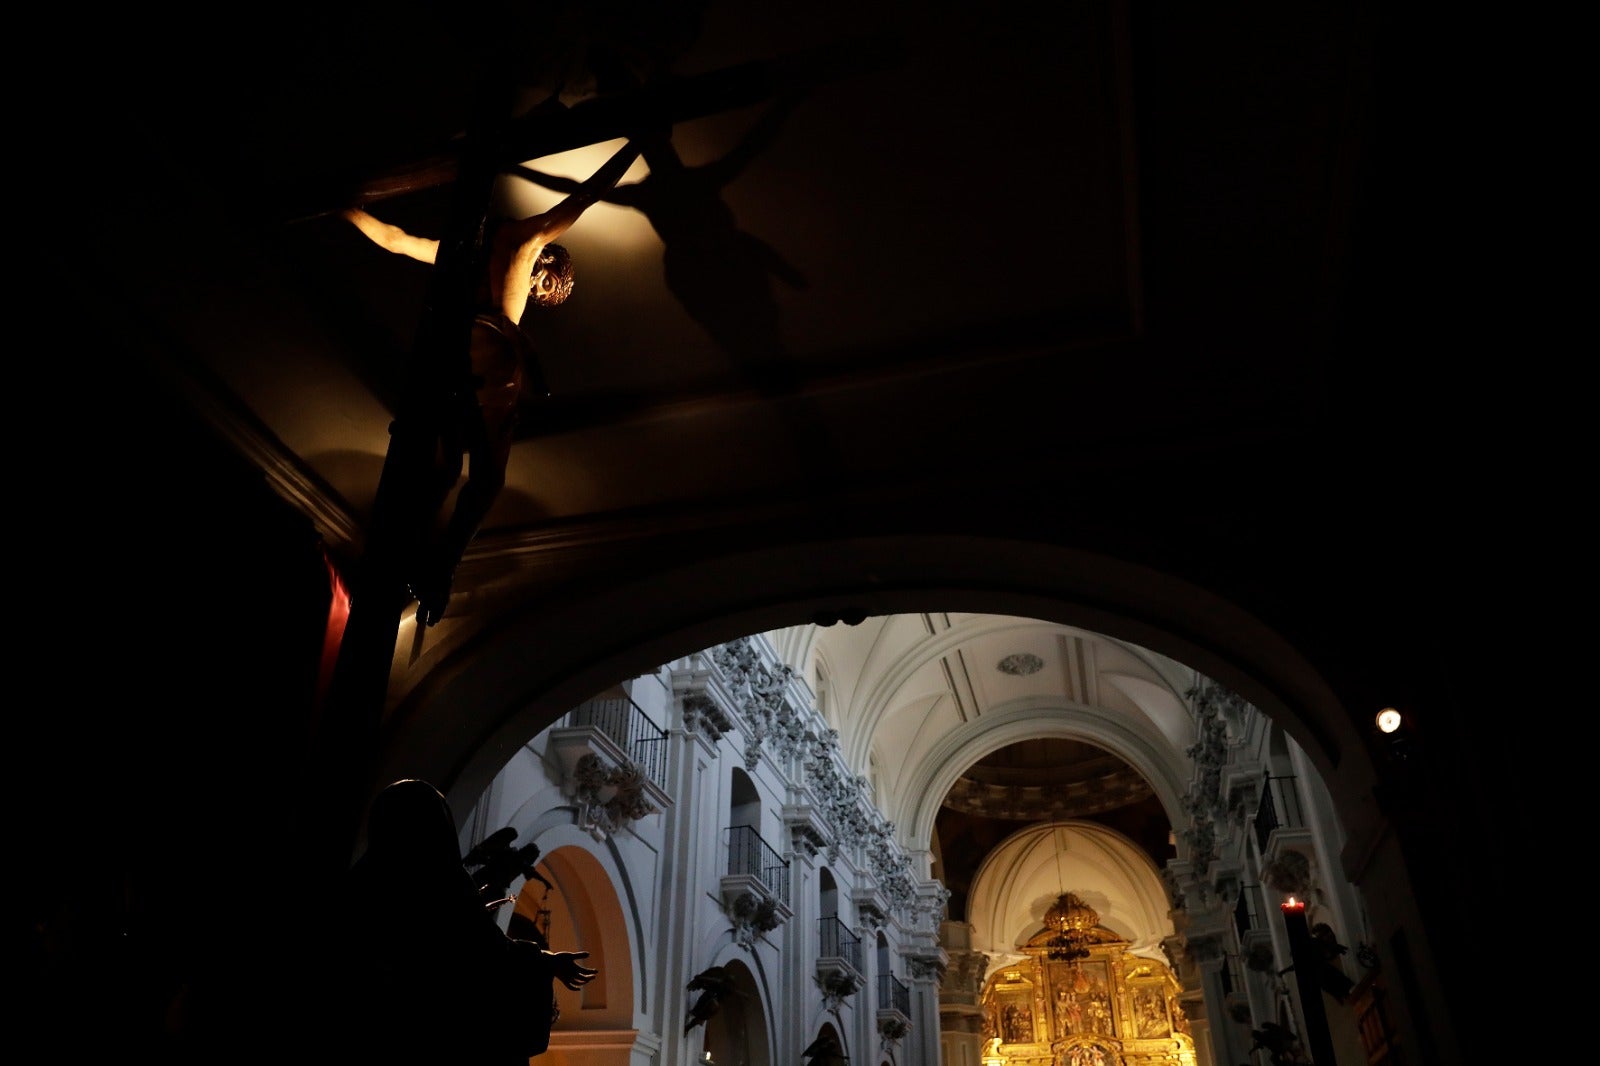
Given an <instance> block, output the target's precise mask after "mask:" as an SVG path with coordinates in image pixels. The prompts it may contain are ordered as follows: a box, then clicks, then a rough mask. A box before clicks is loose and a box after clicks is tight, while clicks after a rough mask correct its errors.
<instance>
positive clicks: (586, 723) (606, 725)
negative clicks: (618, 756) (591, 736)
mask: <svg viewBox="0 0 1600 1066" xmlns="http://www.w3.org/2000/svg"><path fill="white" fill-rule="evenodd" d="M571 723H572V725H574V726H579V727H587V728H590V729H594V730H597V731H598V732H600V733H602V734H604V735H605V736H606V737H607V738H608V739H609V740H610V741H611V742H612V743H613V744H615V745H616V746H617V747H618V748H620V749H622V751H623V752H625V753H626V754H627V756H628V758H629V759H631V760H632V761H633V762H634V763H635V764H636V765H637V766H638V767H639V769H640V770H642V771H644V775H645V776H646V777H647V778H649V779H650V780H651V781H652V782H654V783H655V784H657V785H660V786H661V787H663V788H665V787H666V783H667V732H666V730H664V729H662V728H661V727H660V726H658V725H656V724H655V723H654V722H652V721H651V720H650V716H649V715H647V714H645V713H644V711H643V710H642V709H641V708H640V707H639V705H638V704H636V703H634V702H633V701H632V700H630V699H594V700H586V701H585V702H583V703H580V704H579V705H578V706H577V707H576V708H574V710H573V712H572V717H571Z"/></svg>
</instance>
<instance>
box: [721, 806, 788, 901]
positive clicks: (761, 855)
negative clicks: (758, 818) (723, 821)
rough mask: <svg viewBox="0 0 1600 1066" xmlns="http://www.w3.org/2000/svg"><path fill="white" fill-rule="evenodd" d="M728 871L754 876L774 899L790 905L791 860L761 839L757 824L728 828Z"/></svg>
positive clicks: (736, 875)
mask: <svg viewBox="0 0 1600 1066" xmlns="http://www.w3.org/2000/svg"><path fill="white" fill-rule="evenodd" d="M728 873H729V875H731V876H735V877H740V876H742V877H754V878H756V879H757V880H759V881H760V882H761V884H762V887H764V888H765V889H766V890H767V893H768V894H769V895H770V896H772V898H773V899H775V900H777V901H778V902H779V903H781V904H783V906H784V908H785V910H787V909H788V907H789V864H788V863H787V862H785V861H783V859H782V858H780V857H779V855H778V853H777V852H776V851H774V850H773V849H772V846H771V845H770V844H768V843H767V842H766V841H765V840H762V839H761V834H760V833H757V832H756V828H755V826H753V825H735V826H730V827H729V828H728Z"/></svg>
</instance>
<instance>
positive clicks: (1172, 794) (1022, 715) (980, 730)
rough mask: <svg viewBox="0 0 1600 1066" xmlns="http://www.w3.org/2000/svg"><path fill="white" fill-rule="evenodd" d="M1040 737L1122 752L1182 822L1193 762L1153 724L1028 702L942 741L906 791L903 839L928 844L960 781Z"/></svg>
mask: <svg viewBox="0 0 1600 1066" xmlns="http://www.w3.org/2000/svg"><path fill="white" fill-rule="evenodd" d="M1040 737H1059V738H1064V739H1069V740H1083V741H1087V742H1089V743H1092V744H1095V745H1098V746H1099V747H1102V748H1105V749H1106V750H1107V751H1110V752H1112V753H1113V754H1115V755H1117V756H1119V757H1120V758H1122V759H1123V760H1124V761H1126V762H1127V763H1128V764H1129V765H1130V766H1132V767H1133V768H1134V769H1135V770H1137V771H1139V773H1140V775H1141V776H1143V777H1144V779H1145V780H1146V781H1147V782H1149V784H1150V787H1151V788H1152V789H1153V790H1154V791H1155V794H1156V798H1157V799H1158V800H1159V801H1160V803H1161V807H1162V809H1163V810H1164V811H1165V812H1166V814H1167V817H1168V818H1169V819H1170V820H1171V821H1172V824H1174V825H1181V824H1183V820H1184V818H1185V815H1184V811H1183V797H1184V793H1185V790H1186V789H1187V787H1188V783H1189V779H1188V773H1189V768H1188V764H1187V762H1186V761H1184V760H1179V759H1178V758H1176V755H1175V753H1174V752H1173V751H1172V750H1171V748H1170V746H1169V745H1167V744H1166V743H1165V741H1164V739H1163V738H1162V737H1160V736H1159V735H1158V734H1156V733H1155V732H1154V731H1153V730H1152V729H1151V728H1149V727H1148V726H1144V725H1142V724H1141V723H1138V722H1137V721H1136V720H1131V719H1128V718H1112V717H1109V716H1106V715H1104V714H1099V713H1096V712H1094V711H1092V710H1089V709H1086V708H1081V707H1071V706H1067V705H1064V704H1061V703H1056V702H1051V703H1048V704H1040V703H1038V702H1036V701H1028V702H1026V703H1025V704H1023V705H1020V706H1012V707H1003V708H999V709H997V710H996V711H993V712H991V713H989V714H986V715H984V716H983V717H982V718H978V719H974V720H973V721H970V722H967V723H965V724H964V725H962V726H961V727H960V728H959V729H956V730H953V731H952V732H951V733H950V734H949V735H948V736H946V737H944V738H942V739H941V741H940V743H939V744H938V745H937V746H936V747H935V748H934V756H933V757H932V758H929V759H927V760H925V761H924V762H923V764H922V766H921V767H920V768H919V770H920V772H919V773H918V775H917V776H916V777H915V778H913V779H912V781H911V782H910V786H909V787H908V788H907V789H906V795H908V796H913V797H915V805H914V806H912V807H910V808H908V809H907V810H905V811H903V812H898V813H901V814H903V815H904V816H905V817H904V818H903V820H901V821H897V822H896V825H897V826H900V827H902V829H901V832H900V834H899V837H900V842H901V843H902V844H904V845H905V846H907V847H909V848H912V849H913V850H923V849H927V848H929V847H930V842H931V841H932V839H933V827H934V820H935V818H936V817H937V816H938V814H939V808H940V806H941V805H942V804H943V802H944V797H945V796H947V795H948V794H949V792H950V789H951V788H953V787H954V786H955V783H956V779H957V778H959V777H960V776H961V775H962V773H963V772H965V771H966V769H967V768H968V767H970V766H971V765H972V764H973V763H974V762H976V761H977V760H978V759H981V758H983V757H984V756H985V755H988V754H989V753H990V752H994V751H998V750H1000V749H1001V748H1003V747H1005V746H1006V745H1008V744H1017V743H1021V742H1024V741H1028V740H1033V739H1036V738H1040Z"/></svg>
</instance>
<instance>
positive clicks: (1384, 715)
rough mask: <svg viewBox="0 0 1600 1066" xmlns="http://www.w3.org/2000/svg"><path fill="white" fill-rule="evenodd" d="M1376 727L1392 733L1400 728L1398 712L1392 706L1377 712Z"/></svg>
mask: <svg viewBox="0 0 1600 1066" xmlns="http://www.w3.org/2000/svg"><path fill="white" fill-rule="evenodd" d="M1378 728H1379V729H1381V730H1382V731H1383V732H1385V733H1393V732H1394V731H1395V730H1396V729H1399V728H1400V712H1399V711H1397V710H1395V709H1394V708H1393V707H1385V708H1384V709H1383V710H1381V711H1379V712H1378Z"/></svg>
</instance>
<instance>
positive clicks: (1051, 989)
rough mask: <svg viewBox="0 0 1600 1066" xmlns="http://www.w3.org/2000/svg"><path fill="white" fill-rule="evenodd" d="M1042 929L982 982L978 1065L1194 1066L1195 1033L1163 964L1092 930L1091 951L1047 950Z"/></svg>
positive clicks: (1108, 934) (1178, 991)
mask: <svg viewBox="0 0 1600 1066" xmlns="http://www.w3.org/2000/svg"><path fill="white" fill-rule="evenodd" d="M1049 935H1050V934H1049V933H1048V932H1046V933H1041V934H1039V935H1038V936H1036V937H1034V938H1033V939H1032V940H1030V941H1029V942H1028V944H1027V945H1026V946H1024V948H1023V951H1024V953H1025V954H1026V956H1027V957H1026V958H1025V959H1023V960H1021V961H1019V962H1015V963H1012V964H1010V965H1007V966H1002V967H1000V968H999V969H997V970H996V971H995V972H994V973H993V974H991V975H990V976H989V979H988V981H987V982H985V985H984V992H983V1008H984V1039H985V1043H984V1049H983V1057H982V1061H983V1064H984V1066H1195V1054H1194V1039H1193V1038H1192V1037H1191V1036H1190V1034H1189V1023H1188V1020H1187V1019H1186V1018H1185V1017H1184V1014H1183V1008H1182V1006H1181V1005H1180V1004H1179V1002H1178V994H1179V993H1180V991H1181V990H1182V986H1181V985H1180V984H1179V983H1178V980H1177V978H1176V977H1174V976H1173V974H1172V971H1171V970H1170V969H1168V968H1167V966H1166V964H1165V963H1162V962H1158V961H1155V960H1153V959H1148V958H1145V957H1143V956H1140V955H1130V954H1129V953H1128V944H1127V942H1126V941H1124V940H1121V939H1118V938H1117V937H1116V936H1114V935H1113V934H1111V933H1108V932H1106V931H1105V930H1103V929H1095V930H1094V931H1093V933H1092V934H1091V943H1090V946H1089V957H1088V958H1086V959H1082V960H1080V961H1078V962H1076V963H1071V962H1063V961H1059V960H1056V959H1051V958H1050V957H1049V948H1048V946H1047V944H1046V941H1047V940H1048V939H1049Z"/></svg>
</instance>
